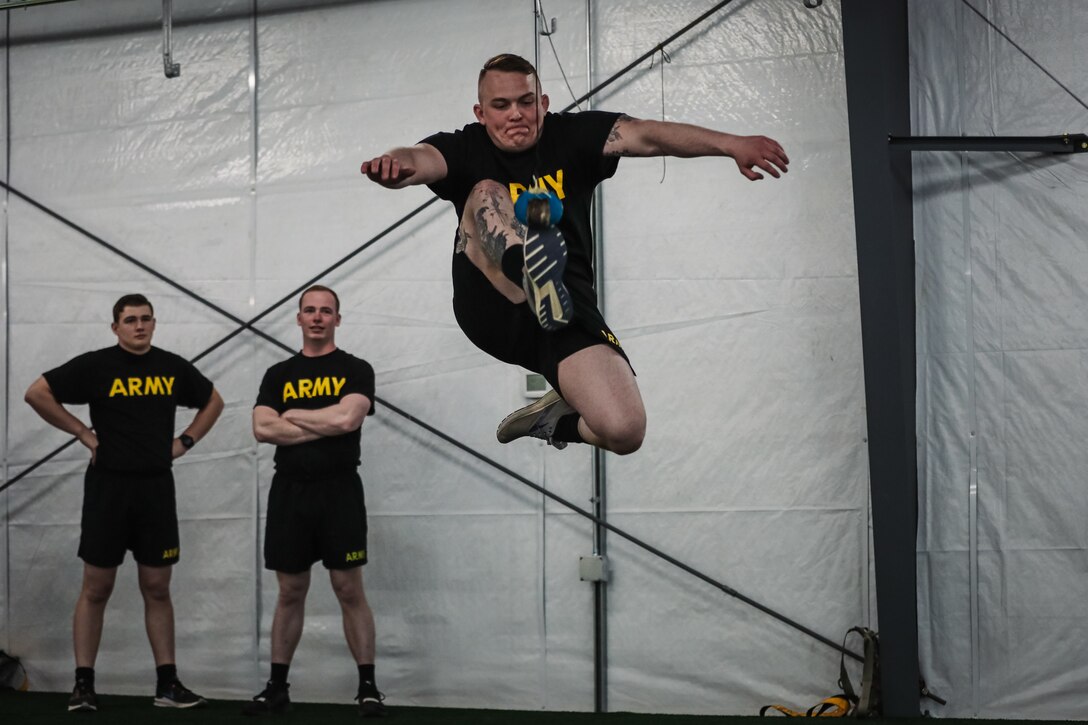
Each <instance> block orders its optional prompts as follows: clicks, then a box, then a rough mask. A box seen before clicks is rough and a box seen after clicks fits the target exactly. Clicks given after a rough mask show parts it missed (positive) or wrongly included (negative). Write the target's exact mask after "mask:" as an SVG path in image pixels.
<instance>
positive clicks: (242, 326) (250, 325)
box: [0, 0, 863, 661]
mask: <svg viewBox="0 0 1088 725" xmlns="http://www.w3.org/2000/svg"><path fill="white" fill-rule="evenodd" d="M732 1H733V0H723V2H720V3H718V4H717V5H716V6H715V7H713V8H711V9H710V10H708V11H707V12H705V13H703V14H702V15H700V16H699V17H698V18H697V19H696V20H694V21H692V22H691V23H689V24H688V25H686V26H685V27H684V28H683V29H681V30H680V31H678V32H676V33H674V34H673V35H671V36H669V38H668V39H667V40H665V41H664V42H662V43H659V44H658V45H657V46H655V47H654V49H653V50H651V51H649V52H648V53H646V54H645V55H643V56H641V57H640V58H639V59H638V60H636V61H634V62H633V63H631V64H629V65H628V66H626V67H625V68H624V69H623V70H622V71H620V72H619V73H617V74H615V75H613V76H612V77H610V78H609V79H608V80H606V81H605V82H603V83H601V84H600V85H598V86H597V87H596V88H594V89H593V90H592V91H590V92H589V93H587V94H586V95H585V96H583V97H582V98H581V99H579V100H578V101H576V102H575V103H572V104H571V105H570V106H568V107H567V109H566V110H569V108H572V107H573V106H574V105H576V104H577V103H578V102H580V101H582V100H586V99H587V98H589V97H590V96H592V95H595V94H596V93H598V92H599V91H600V90H601V89H602V88H604V87H606V86H607V85H609V84H611V83H612V82H614V81H615V80H616V79H617V78H619V77H620V76H622V75H623V74H625V73H627V72H628V71H630V70H631V69H632V68H634V67H635V66H636V65H638V64H639V63H641V62H643V61H644V60H645V59H646V58H649V57H650V56H652V55H653V54H654V53H657V52H658V51H659V50H662V49H663V48H664V46H665V45H667V44H668V43H671V42H672V41H673V40H675V39H676V38H678V37H680V36H681V35H683V34H684V33H686V32H688V31H689V30H690V29H691V28H693V27H695V26H696V25H698V24H699V23H701V22H702V21H703V20H705V19H706V18H707V17H709V16H710V15H712V14H713V13H714V12H716V11H717V10H719V9H721V8H723V7H725V6H726V5H728V4H729V3H730V2H732ZM0 187H2V188H4V189H6V190H7V191H8V192H10V193H12V194H14V195H15V196H17V197H19V198H20V199H22V200H23V201H25V202H26V203H28V204H30V205H31V206H33V207H35V208H36V209H38V210H40V211H42V212H43V213H45V214H47V215H48V216H50V217H52V218H53V219H55V220H57V221H59V222H61V223H62V224H65V225H66V226H68V227H69V228H71V229H73V230H74V231H77V232H79V233H80V234H82V235H84V236H86V237H87V238H88V239H91V240H92V241H94V242H96V243H97V244H99V245H100V246H102V247H104V248H106V249H109V250H110V251H111V252H114V253H115V254H117V255H118V256H120V257H122V258H123V259H125V260H126V261H128V262H131V263H132V264H134V265H136V266H137V267H139V268H140V269H142V270H144V271H145V272H147V273H148V274H151V275H152V276H154V277H156V278H157V279H159V280H161V281H163V282H165V283H166V284H168V285H170V286H171V287H173V288H174V289H176V290H178V291H180V292H182V293H183V294H185V295H186V296H188V297H190V298H192V299H194V300H196V301H197V302H200V303H201V304H203V305H205V306H206V307H208V308H210V309H212V310H214V311H215V312H217V313H219V314H220V315H222V316H223V317H226V318H227V319H229V320H231V321H233V322H235V323H237V324H238V325H239V327H238V329H236V330H234V331H233V332H231V333H230V334H228V335H227V336H226V337H224V338H223V339H221V340H219V341H218V342H216V343H215V344H214V345H212V346H211V347H209V348H207V349H206V350H204V351H203V352H201V353H200V354H198V355H197V356H196V357H194V358H192V361H193V362H196V361H197V360H200V359H201V358H203V357H205V356H207V355H208V354H210V353H211V352H212V351H214V350H216V349H217V348H219V347H220V346H222V345H223V344H225V343H226V342H227V341H229V340H230V339H232V338H234V337H235V336H237V335H239V334H240V333H241V332H243V331H245V330H249V331H251V332H253V333H254V334H256V335H258V336H259V337H261V338H262V339H264V340H266V341H268V342H270V343H272V344H273V345H275V346H277V347H279V348H281V349H283V350H285V351H286V352H288V353H290V354H294V353H295V352H296V350H295V349H294V348H292V347H290V346H289V345H285V344H284V343H282V342H280V341H279V340H277V339H276V338H274V337H272V336H271V335H268V334H267V333H265V332H264V331H262V330H259V329H258V328H256V327H254V323H256V322H258V321H259V320H260V319H262V318H263V317H265V316H266V315H268V314H269V313H270V312H272V311H273V310H275V309H277V308H278V307H280V306H281V305H282V304H284V303H285V302H287V301H289V300H291V299H294V296H295V295H296V294H298V293H299V292H301V291H302V290H304V289H306V288H307V287H308V286H309V285H310V284H312V283H313V282H316V281H318V280H320V279H321V278H322V277H324V276H325V275H327V274H329V273H330V272H332V271H334V270H336V269H337V268H339V267H340V266H342V265H343V264H344V263H346V262H347V261H348V260H350V259H351V258H353V257H354V256H356V255H357V254H359V253H361V252H362V251H363V250H364V249H366V248H368V247H370V246H371V245H373V244H374V243H376V242H377V241H378V240H380V239H382V238H383V237H385V236H386V235H388V234H389V233H391V232H392V231H394V230H395V229H397V228H398V227H400V226H401V225H403V224H404V223H406V222H407V221H409V220H410V219H412V218H413V217H415V216H416V215H417V214H419V213H420V212H422V211H423V210H424V209H426V208H427V207H428V206H430V205H431V204H433V203H434V202H435V201H437V197H435V198H432V199H431V200H429V201H428V202H426V203H424V204H422V205H420V206H418V207H416V208H415V209H414V210H412V211H411V212H409V213H408V214H407V215H405V216H404V217H402V218H401V219H400V220H398V221H397V222H395V223H393V224H392V225H390V226H389V227H387V228H386V229H385V230H383V231H382V232H380V233H379V234H378V235H376V236H375V237H373V238H371V239H370V240H369V241H367V242H366V243H365V244H363V245H362V246H360V247H359V248H357V249H356V250H355V251H353V252H352V253H350V254H348V255H347V256H346V257H344V258H342V259H341V260H339V261H338V262H336V263H334V264H333V265H331V266H329V267H328V268H326V269H325V270H323V271H322V272H321V273H319V274H318V275H316V276H314V277H313V278H312V279H311V280H310V281H309V282H306V283H304V284H302V285H300V286H299V287H298V288H297V289H296V290H294V291H292V292H291V293H289V294H287V295H285V296H284V297H283V298H282V299H280V300H279V301H277V302H276V303H275V304H273V305H271V306H270V307H268V308H267V309H265V310H264V311H263V312H261V313H260V314H259V315H257V316H256V317H254V318H252V319H251V320H249V321H243V320H242V319H241V318H239V317H236V316H235V315H233V314H232V313H230V312H228V311H227V310H224V309H223V308H221V307H219V306H218V305H216V304H215V303H213V302H211V301H209V300H207V299H205V298H204V297H202V296H201V295H199V294H197V293H196V292H194V291H192V290H190V289H188V288H186V287H184V286H183V285H181V284H179V283H178V282H176V281H175V280H172V279H170V278H169V277H167V276H166V275H164V274H162V273H161V272H158V271H157V270H155V269H153V268H152V267H151V266H149V265H147V264H146V263H144V262H141V261H140V260H138V259H136V258H135V257H133V256H132V255H130V254H128V253H126V252H124V251H122V250H121V249H118V248H117V247H116V246H114V245H112V244H110V243H109V242H107V241H106V240H104V239H102V238H101V237H99V236H97V235H96V234H93V233H91V232H90V231H88V230H87V229H85V228H83V227H82V226H80V225H78V224H76V223H74V222H72V221H70V220H68V219H67V218H65V217H64V216H62V215H61V214H59V213H57V212H56V211H54V210H52V209H50V208H48V207H46V206H45V205H43V204H41V203H40V202H38V201H36V200H34V199H31V198H30V197H28V196H27V195H25V194H23V193H22V192H20V191H18V190H16V189H14V188H12V187H11V186H10V185H9V184H7V183H5V182H3V181H0ZM375 400H376V401H377V402H379V403H381V404H382V405H384V406H385V407H387V408H389V410H391V411H393V412H394V413H396V414H398V415H400V416H402V417H403V418H405V419H406V420H408V421H410V422H412V423H415V424H416V425H418V426H419V427H421V428H423V429H424V430H426V431H428V432H429V433H431V434H433V435H435V436H437V437H439V438H441V439H442V440H444V441H446V442H447V443H449V444H450V445H453V446H454V447H456V448H458V449H460V450H462V451H464V452H466V453H468V454H469V455H471V456H473V457H474V458H476V459H478V460H480V461H482V462H484V463H486V464H488V465H489V466H491V467H493V468H495V469H496V470H499V471H502V472H503V473H505V474H506V475H508V476H510V477H511V478H513V479H515V480H517V481H519V482H520V483H523V484H525V485H526V486H529V487H530V488H532V489H533V490H535V491H537V492H539V493H541V494H542V495H544V496H547V497H548V498H551V499H552V500H554V501H555V502H557V503H559V504H561V505H562V506H564V507H566V508H568V509H570V510H571V511H574V512H575V513H577V514H579V515H580V516H583V517H585V518H587V519H589V520H590V521H593V522H594V523H596V524H597V525H598V526H601V527H603V528H605V529H607V530H608V531H611V532H612V533H614V534H616V535H617V536H619V537H621V538H623V539H626V540H627V541H630V542H631V543H632V544H635V545H636V546H638V547H640V548H642V549H644V550H645V551H647V552H649V553H651V554H653V555H654V556H656V557H658V558H660V559H662V560H663V561H665V562H667V563H669V564H672V565H673V566H675V567H677V568H679V569H680V570H682V571H684V572H686V573H688V574H691V575H692V576H694V577H696V578H697V579H699V580H701V581H703V582H705V583H707V584H710V585H711V586H713V587H714V588H716V589H718V590H720V591H722V592H724V593H726V594H728V595H729V596H731V597H733V598H735V599H738V600H740V601H741V602H744V603H745V604H748V605H749V606H751V607H754V608H755V609H758V610H759V611H761V612H763V613H764V614H767V615H769V616H771V617H773V618H774V619H777V620H778V621H780V622H782V623H784V624H786V625H788V626H790V627H792V628H794V629H796V630H797V631H799V632H801V633H803V634H806V635H808V636H809V637H812V638H813V639H815V640H817V641H819V642H821V643H823V644H825V645H827V646H829V647H831V648H833V649H835V650H837V651H839V652H841V653H843V654H844V655H846V656H848V657H851V658H853V659H856V660H858V661H862V660H863V657H862V656H861V655H859V654H857V653H855V652H852V651H850V650H847V649H846V648H845V647H844V646H842V645H840V644H839V643H838V642H835V641H833V640H831V639H829V638H827V637H824V636H823V635H821V634H819V633H818V632H815V631H813V630H812V629H810V628H808V627H806V626H804V625H803V624H800V623H798V622H796V621H794V620H793V619H790V618H789V617H787V616H785V615H784V614H780V613H779V612H777V611H775V610H773V609H771V608H770V607H767V606H766V605H764V604H761V603H759V602H757V601H756V600H754V599H751V598H750V597H747V596H745V595H743V594H741V593H740V592H738V591H737V590H736V589H733V588H732V587H730V586H727V585H725V584H723V583H721V582H719V581H718V580H716V579H714V578H712V577H709V576H707V575H706V574H703V573H702V572H700V571H698V570H697V569H694V568H693V567H691V566H688V565H687V564H685V563H683V562H682V561H680V560H679V559H676V558H675V557H672V556H670V555H668V554H666V553H664V552H663V551H661V550H660V549H657V548H655V547H653V546H650V545H649V544H647V543H645V542H643V541H642V540H640V539H638V538H636V537H635V536H632V535H631V534H628V533H627V532H625V531H624V530H623V529H620V528H618V527H616V526H614V525H612V524H610V523H608V522H607V521H604V520H603V519H600V518H598V517H596V516H594V515H593V514H592V513H590V512H589V511H587V510H585V509H583V508H581V507H579V506H576V505H575V504H573V503H571V502H570V501H567V500H566V499H564V498H563V497H561V496H559V495H557V494H555V493H552V492H551V491H548V490H547V489H545V488H544V487H542V486H540V485H538V484H536V483H533V482H532V481H530V480H529V479H528V478H525V477H524V476H522V475H521V474H519V473H516V472H515V471H513V470H511V469H509V468H507V467H506V466H503V465H502V464H500V463H498V462H497V461H494V460H493V459H491V458H488V457H487V456H485V455H483V454H482V453H480V452H478V451H476V450H474V449H472V448H470V447H468V446H466V445H465V444H463V443H461V442H460V441H458V440H457V439H455V438H453V437H452V436H449V435H447V434H446V433H443V432H442V431H440V430H439V429H437V428H435V427H434V426H432V425H430V424H429V423H426V422H424V421H422V420H420V419H419V418H417V417H416V416H414V415H411V414H410V413H407V412H405V411H404V410H402V409H400V408H399V407H397V406H395V405H393V404H392V403H390V402H389V401H387V400H384V399H382V398H380V397H378V396H375ZM75 441H76V439H74V438H73V439H71V440H69V441H68V442H67V443H65V444H64V445H62V446H60V447H59V448H57V449H56V450H54V451H53V452H51V453H50V454H48V455H47V456H45V457H44V458H42V459H40V460H39V461H37V462H36V463H34V464H32V465H31V466H29V467H28V468H26V469H24V470H23V471H21V472H20V473H19V474H18V475H16V476H15V477H13V478H12V479H11V480H9V481H7V482H5V483H4V484H3V485H2V486H0V492H2V491H4V490H5V489H7V488H8V487H9V486H11V485H13V484H14V483H16V482H17V481H19V480H20V479H22V478H23V477H25V476H26V475H27V474H28V473H30V472H31V471H33V470H35V469H36V468H38V467H39V466H41V465H42V464H43V463H45V462H46V461H48V460H50V459H52V458H53V457H55V456H56V455H57V454H59V453H60V452H61V451H63V450H64V449H66V448H67V447H68V446H70V445H72V444H73V443H75Z"/></svg>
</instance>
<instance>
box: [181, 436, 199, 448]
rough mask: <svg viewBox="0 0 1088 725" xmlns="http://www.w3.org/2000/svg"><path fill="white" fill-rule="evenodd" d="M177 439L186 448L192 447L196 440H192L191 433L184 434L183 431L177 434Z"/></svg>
mask: <svg viewBox="0 0 1088 725" xmlns="http://www.w3.org/2000/svg"><path fill="white" fill-rule="evenodd" d="M178 440H179V441H181V445H183V446H185V447H186V448H192V447H193V446H195V445H196V441H194V440H193V437H192V436H191V435H185V434H184V433H182V434H181V435H179V436H178Z"/></svg>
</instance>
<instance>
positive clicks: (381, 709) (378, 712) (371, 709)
mask: <svg viewBox="0 0 1088 725" xmlns="http://www.w3.org/2000/svg"><path fill="white" fill-rule="evenodd" d="M359 714H360V715H361V716H362V717H385V716H386V714H387V713H386V711H385V705H383V704H381V703H380V702H378V701H377V700H364V701H363V703H362V704H361V705H359Z"/></svg>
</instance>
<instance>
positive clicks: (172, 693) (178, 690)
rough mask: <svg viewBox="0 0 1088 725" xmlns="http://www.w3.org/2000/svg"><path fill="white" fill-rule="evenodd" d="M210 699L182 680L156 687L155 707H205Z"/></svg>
mask: <svg viewBox="0 0 1088 725" xmlns="http://www.w3.org/2000/svg"><path fill="white" fill-rule="evenodd" d="M207 704H208V701H207V700H205V699H204V698H203V697H201V696H200V695H198V694H196V693H195V692H193V691H192V690H190V689H189V688H188V687H186V686H185V685H183V684H181V681H180V680H174V681H173V682H170V683H167V684H165V685H159V686H158V687H156V688H155V707H180V708H187V707H203V706H204V705H207Z"/></svg>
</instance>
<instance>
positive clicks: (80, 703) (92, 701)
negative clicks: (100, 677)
mask: <svg viewBox="0 0 1088 725" xmlns="http://www.w3.org/2000/svg"><path fill="white" fill-rule="evenodd" d="M97 710H98V695H96V694H95V693H94V687H93V686H91V685H87V684H84V683H82V682H77V683H76V686H75V688H74V689H73V690H72V696H71V697H69V698H68V712H96V711H97Z"/></svg>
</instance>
